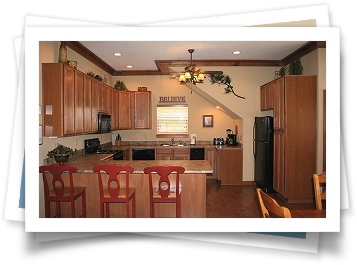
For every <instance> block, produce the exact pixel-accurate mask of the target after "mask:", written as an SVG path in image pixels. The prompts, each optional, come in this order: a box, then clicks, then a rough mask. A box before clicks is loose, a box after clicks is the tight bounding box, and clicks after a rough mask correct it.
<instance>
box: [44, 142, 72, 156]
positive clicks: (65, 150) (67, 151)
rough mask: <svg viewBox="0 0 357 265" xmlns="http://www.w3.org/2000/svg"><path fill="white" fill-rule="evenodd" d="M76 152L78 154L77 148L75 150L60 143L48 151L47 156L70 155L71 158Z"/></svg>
mask: <svg viewBox="0 0 357 265" xmlns="http://www.w3.org/2000/svg"><path fill="white" fill-rule="evenodd" d="M76 154H77V149H74V150H73V149H72V148H69V147H66V146H64V145H61V144H60V145H58V146H57V147H56V148H54V149H52V150H51V151H48V153H47V156H48V157H49V158H52V157H64V156H68V158H71V157H75V156H76Z"/></svg>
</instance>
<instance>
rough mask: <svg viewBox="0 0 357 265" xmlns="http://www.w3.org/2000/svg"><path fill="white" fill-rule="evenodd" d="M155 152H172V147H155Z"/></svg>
mask: <svg viewBox="0 0 357 265" xmlns="http://www.w3.org/2000/svg"><path fill="white" fill-rule="evenodd" d="M156 154H172V148H156Z"/></svg>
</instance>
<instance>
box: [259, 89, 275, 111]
mask: <svg viewBox="0 0 357 265" xmlns="http://www.w3.org/2000/svg"><path fill="white" fill-rule="evenodd" d="M273 85H274V84H273V82H271V83H268V84H266V85H262V86H261V87H260V110H262V111H263V110H272V109H273V102H274V88H273Z"/></svg>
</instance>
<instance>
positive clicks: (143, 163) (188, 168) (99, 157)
mask: <svg viewBox="0 0 357 265" xmlns="http://www.w3.org/2000/svg"><path fill="white" fill-rule="evenodd" d="M118 147H119V146H118ZM127 148H128V147H127ZM110 156H112V155H109V154H84V155H79V156H77V157H76V158H75V159H70V160H69V161H68V162H66V163H65V164H66V165H67V166H75V167H77V168H78V170H77V173H94V172H93V167H95V166H97V165H127V166H131V167H133V168H134V172H133V173H134V174H143V173H144V168H146V167H150V166H181V167H183V168H185V173H186V174H192V173H201V174H207V173H213V169H212V167H211V166H210V164H209V163H208V161H206V160H105V158H109V157H110Z"/></svg>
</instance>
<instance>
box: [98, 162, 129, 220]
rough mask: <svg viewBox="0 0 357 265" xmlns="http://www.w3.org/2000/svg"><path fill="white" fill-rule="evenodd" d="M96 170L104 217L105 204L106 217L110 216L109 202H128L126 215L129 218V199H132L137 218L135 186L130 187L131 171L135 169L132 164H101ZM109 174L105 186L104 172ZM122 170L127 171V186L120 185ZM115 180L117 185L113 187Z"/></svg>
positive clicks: (101, 210) (102, 215)
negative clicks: (119, 178) (119, 175)
mask: <svg viewBox="0 0 357 265" xmlns="http://www.w3.org/2000/svg"><path fill="white" fill-rule="evenodd" d="M93 171H94V172H98V181H99V192H100V214H101V217H102V218H104V205H106V218H109V203H115V202H116V203H126V217H127V218H129V201H130V200H131V205H132V206H131V207H132V217H133V218H135V188H130V187H129V173H131V172H133V171H134V168H132V167H130V166H122V165H100V166H95V167H94V168H93ZM101 171H104V172H105V173H107V174H108V175H109V179H108V182H107V185H106V186H103V181H102V174H101V173H102V172H101ZM121 171H125V172H126V176H125V188H121V187H120V183H119V180H118V174H119V173H120V172H121ZM112 181H114V182H115V183H116V187H115V188H112V187H111V184H113V183H111V182H112Z"/></svg>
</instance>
